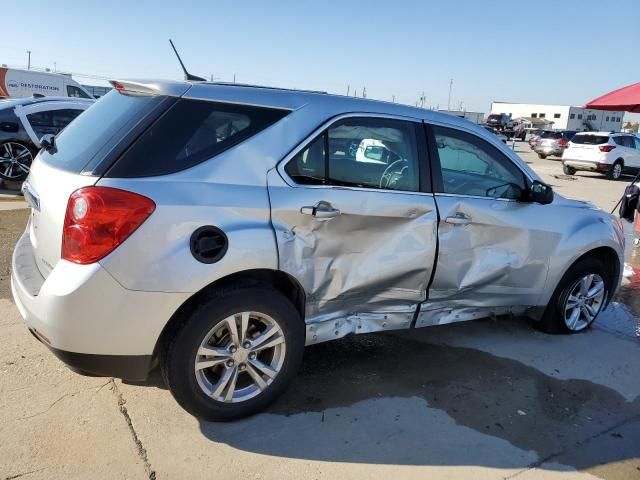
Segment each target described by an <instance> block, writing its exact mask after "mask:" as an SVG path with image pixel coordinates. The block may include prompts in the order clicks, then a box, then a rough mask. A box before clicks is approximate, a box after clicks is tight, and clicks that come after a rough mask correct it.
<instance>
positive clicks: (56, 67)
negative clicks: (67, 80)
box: [53, 62, 58, 72]
mask: <svg viewBox="0 0 640 480" xmlns="http://www.w3.org/2000/svg"><path fill="white" fill-rule="evenodd" d="M53 71H54V72H57V71H58V66H57V65H56V62H53Z"/></svg>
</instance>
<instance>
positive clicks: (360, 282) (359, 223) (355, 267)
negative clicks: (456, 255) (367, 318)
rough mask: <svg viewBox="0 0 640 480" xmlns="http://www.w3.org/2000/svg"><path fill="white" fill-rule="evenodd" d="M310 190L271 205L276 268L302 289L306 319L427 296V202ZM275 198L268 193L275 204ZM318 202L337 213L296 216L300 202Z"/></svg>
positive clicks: (430, 211) (430, 225)
mask: <svg viewBox="0 0 640 480" xmlns="http://www.w3.org/2000/svg"><path fill="white" fill-rule="evenodd" d="M301 190H302V189H301ZM311 192H312V193H313V192H314V190H312V191H311ZM315 192H317V193H316V194H315V198H308V199H304V200H302V199H298V200H296V198H295V197H296V195H291V197H292V200H290V201H291V202H292V203H293V205H292V206H291V207H290V208H288V207H285V208H282V209H278V206H277V205H274V208H273V210H272V211H273V216H272V221H273V223H274V226H275V228H276V237H277V241H278V250H279V254H280V269H281V270H284V271H285V272H288V273H290V274H291V275H293V276H294V277H295V278H296V279H297V280H298V281H299V282H300V283H301V285H302V286H303V288H304V289H305V292H306V294H307V319H308V321H313V320H312V319H313V318H314V317H316V316H318V315H323V314H326V313H329V312H335V311H337V310H344V311H348V312H358V311H378V310H379V309H380V307H384V306H385V305H386V306H390V305H399V304H400V305H402V304H408V305H411V304H415V303H419V302H421V301H424V300H425V292H426V288H427V284H428V282H429V278H430V274H431V269H432V267H433V264H434V257H435V246H436V219H437V215H436V211H435V205H433V200H432V199H429V197H428V196H420V195H415V196H405V195H393V194H389V196H387V195H383V194H380V193H376V192H371V193H370V194H369V195H367V194H366V193H364V194H363V192H352V191H348V190H343V191H340V190H325V191H323V190H320V189H318V190H315ZM301 193H302V195H303V196H306V195H309V191H305V192H301ZM276 196H277V195H272V196H271V199H272V205H273V203H275V202H274V197H276ZM394 197H395V198H394ZM407 197H415V198H409V199H407ZM320 200H323V201H328V202H329V203H330V204H331V205H332V206H333V207H334V208H337V209H339V210H340V211H341V215H339V216H338V217H335V218H332V219H329V220H325V221H319V220H317V219H315V218H314V217H312V216H309V215H301V214H300V212H299V210H300V206H301V205H315V204H317V203H318V202H319V201H320ZM275 201H277V199H275ZM301 202H302V203H301ZM355 202H358V203H357V204H356V203H355Z"/></svg>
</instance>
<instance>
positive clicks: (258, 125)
mask: <svg viewBox="0 0 640 480" xmlns="http://www.w3.org/2000/svg"><path fill="white" fill-rule="evenodd" d="M288 113H289V112H288V111H287V110H279V109H273V108H265V107H255V106H246V105H234V104H227V103H218V102H209V101H202V100H189V99H180V100H178V101H177V102H176V103H175V105H173V106H172V107H171V108H170V109H169V110H168V111H167V112H166V113H165V114H163V115H162V116H161V117H160V118H159V119H158V120H157V121H156V122H155V123H154V124H153V125H152V126H151V127H150V128H149V129H148V130H147V131H146V132H145V133H144V134H143V135H142V136H141V137H140V138H139V139H138V140H137V141H136V142H135V143H134V144H133V145H132V146H131V147H130V148H129V149H128V150H127V151H126V152H125V153H124V155H123V156H122V157H121V158H120V159H119V160H118V161H117V162H116V164H115V165H114V166H113V167H112V168H111V170H109V172H108V176H109V177H148V176H155V175H166V174H169V173H174V172H178V171H180V170H184V169H186V168H189V167H192V166H194V165H197V164H198V163H201V162H203V161H205V160H207V159H209V158H212V157H214V156H215V155H218V154H220V153H222V152H223V151H225V150H227V149H229V148H231V147H233V146H234V145H237V144H238V143H240V142H242V141H244V140H246V139H248V138H249V137H251V136H253V135H255V134H256V133H258V132H260V131H261V130H263V129H265V128H266V127H268V126H270V125H272V124H274V123H275V122H277V121H278V120H280V119H281V118H283V117H284V116H285V115H287V114H288Z"/></svg>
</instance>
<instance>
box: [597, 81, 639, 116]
mask: <svg viewBox="0 0 640 480" xmlns="http://www.w3.org/2000/svg"><path fill="white" fill-rule="evenodd" d="M586 107H587V108H593V109H594V110H617V111H624V112H634V113H640V82H638V83H634V84H632V85H627V86H626V87H622V88H619V89H617V90H614V91H613V92H609V93H605V94H604V95H602V96H601V97H598V98H596V99H594V100H591V101H590V102H589V103H587V105H586Z"/></svg>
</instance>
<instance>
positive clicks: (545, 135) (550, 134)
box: [540, 132, 562, 140]
mask: <svg viewBox="0 0 640 480" xmlns="http://www.w3.org/2000/svg"><path fill="white" fill-rule="evenodd" d="M540 138H553V139H556V140H557V139H559V138H562V132H543V133H542V134H541V135H540Z"/></svg>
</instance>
